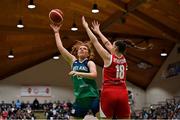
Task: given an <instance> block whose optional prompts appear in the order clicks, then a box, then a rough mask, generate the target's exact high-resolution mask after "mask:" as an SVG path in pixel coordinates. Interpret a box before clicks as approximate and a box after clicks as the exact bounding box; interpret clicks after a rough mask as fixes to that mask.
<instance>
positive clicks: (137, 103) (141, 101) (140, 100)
mask: <svg viewBox="0 0 180 120" xmlns="http://www.w3.org/2000/svg"><path fill="white" fill-rule="evenodd" d="M126 84H127V88H128V90H130V91H131V92H132V93H133V98H134V109H141V108H142V107H144V106H145V103H146V101H145V100H146V99H145V98H146V92H145V90H143V89H141V88H139V87H137V86H135V85H133V84H132V83H130V82H128V81H127V82H126Z"/></svg>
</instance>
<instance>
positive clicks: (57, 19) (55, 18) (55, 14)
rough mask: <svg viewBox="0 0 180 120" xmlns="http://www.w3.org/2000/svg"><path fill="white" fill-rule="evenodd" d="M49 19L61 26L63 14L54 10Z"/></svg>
mask: <svg viewBox="0 0 180 120" xmlns="http://www.w3.org/2000/svg"><path fill="white" fill-rule="evenodd" d="M49 19H50V21H51V22H52V23H55V24H60V23H61V22H62V21H63V12H62V11H61V10H60V9H52V10H51V11H50V12H49Z"/></svg>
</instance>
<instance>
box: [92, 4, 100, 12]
mask: <svg viewBox="0 0 180 120" xmlns="http://www.w3.org/2000/svg"><path fill="white" fill-rule="evenodd" d="M98 12H99V9H98V6H97V4H93V7H92V13H98Z"/></svg>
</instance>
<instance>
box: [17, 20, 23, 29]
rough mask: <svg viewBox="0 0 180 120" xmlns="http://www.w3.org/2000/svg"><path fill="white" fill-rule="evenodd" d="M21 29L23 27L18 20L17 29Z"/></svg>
mask: <svg viewBox="0 0 180 120" xmlns="http://www.w3.org/2000/svg"><path fill="white" fill-rule="evenodd" d="M23 27H24V25H23V22H22V19H20V20H19V21H18V24H17V28H23Z"/></svg>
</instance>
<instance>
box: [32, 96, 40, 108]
mask: <svg viewBox="0 0 180 120" xmlns="http://www.w3.org/2000/svg"><path fill="white" fill-rule="evenodd" d="M39 107H40V106H39V101H38V99H37V98H35V99H34V101H33V109H34V110H38V109H39Z"/></svg>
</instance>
